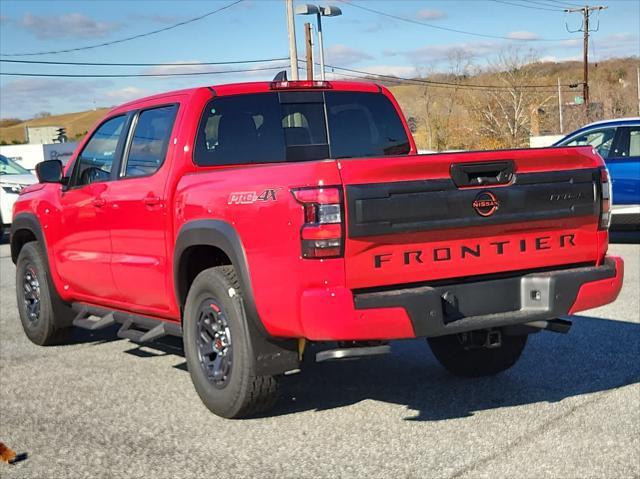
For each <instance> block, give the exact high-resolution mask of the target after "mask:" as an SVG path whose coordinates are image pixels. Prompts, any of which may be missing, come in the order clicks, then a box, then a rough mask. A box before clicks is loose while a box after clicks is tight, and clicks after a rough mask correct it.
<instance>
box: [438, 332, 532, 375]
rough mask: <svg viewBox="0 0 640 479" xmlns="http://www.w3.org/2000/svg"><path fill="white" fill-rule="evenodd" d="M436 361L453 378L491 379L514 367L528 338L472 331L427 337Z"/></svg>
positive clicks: (525, 336)
mask: <svg viewBox="0 0 640 479" xmlns="http://www.w3.org/2000/svg"><path fill="white" fill-rule="evenodd" d="M427 341H428V342H429V346H430V347H431V351H432V352H433V354H434V356H435V357H436V359H437V360H438V361H439V362H440V364H442V366H444V367H445V368H446V369H447V370H448V371H449V372H451V373H452V374H455V375H456V376H464V377H479V376H491V375H494V374H498V373H500V372H502V371H505V370H507V369H509V368H510V367H511V366H513V365H514V364H515V363H516V362H517V361H518V359H519V358H520V355H521V354H522V351H523V350H524V347H525V345H526V344H527V335H526V334H525V335H517V336H508V335H505V334H502V332H501V331H499V330H493V331H487V330H483V331H471V332H468V333H461V334H452V335H449V336H439V337H436V338H428V339H427Z"/></svg>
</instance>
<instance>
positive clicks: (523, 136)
mask: <svg viewBox="0 0 640 479" xmlns="http://www.w3.org/2000/svg"><path fill="white" fill-rule="evenodd" d="M535 63H536V58H535V55H534V54H533V52H527V53H523V52H522V51H521V49H519V48H517V47H510V48H506V49H504V50H502V51H501V52H500V53H499V54H498V56H497V59H496V61H494V62H492V63H491V64H490V67H489V70H488V71H489V73H491V75H490V78H491V81H492V82H494V83H497V86H499V87H500V88H496V89H490V88H487V89H484V90H482V91H475V92H473V93H472V94H471V111H472V113H473V115H474V116H475V118H476V120H477V121H478V123H479V132H480V134H481V135H482V136H484V137H486V138H489V139H492V140H493V141H494V143H496V144H497V145H498V146H500V147H508V148H517V147H522V146H528V139H529V135H530V132H531V117H532V115H533V116H537V114H538V111H539V110H540V109H541V108H542V107H543V106H544V105H545V104H546V103H547V102H548V101H549V100H551V99H552V98H554V97H555V95H554V94H553V93H552V94H549V92H546V93H545V92H541V91H540V90H539V89H535V88H525V87H524V85H535V84H536V83H538V84H539V83H540V80H539V79H538V76H537V75H536V69H535Z"/></svg>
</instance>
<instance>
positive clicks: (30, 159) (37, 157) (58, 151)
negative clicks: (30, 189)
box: [0, 141, 78, 170]
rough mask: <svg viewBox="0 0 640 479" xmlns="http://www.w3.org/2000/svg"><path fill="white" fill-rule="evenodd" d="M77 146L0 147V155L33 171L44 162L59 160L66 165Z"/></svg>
mask: <svg viewBox="0 0 640 479" xmlns="http://www.w3.org/2000/svg"><path fill="white" fill-rule="evenodd" d="M76 146H78V143H77V142H75V141H74V142H70V143H51V142H50V141H49V144H46V145H38V144H27V145H2V146H0V154H2V155H4V156H6V157H7V158H10V159H12V160H14V161H15V162H17V163H18V164H20V165H22V166H23V167H24V168H27V169H28V170H34V169H35V167H36V165H37V164H38V163H40V162H41V161H45V160H60V161H62V163H63V164H66V163H67V162H68V161H69V159H70V158H71V155H72V154H73V152H74V151H75V149H76Z"/></svg>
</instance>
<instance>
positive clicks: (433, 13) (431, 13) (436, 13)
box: [416, 9, 447, 20]
mask: <svg viewBox="0 0 640 479" xmlns="http://www.w3.org/2000/svg"><path fill="white" fill-rule="evenodd" d="M446 16H447V14H446V13H445V12H443V11H442V10H430V9H424V10H420V11H419V12H418V13H416V18H418V19H419V20H441V19H443V18H446Z"/></svg>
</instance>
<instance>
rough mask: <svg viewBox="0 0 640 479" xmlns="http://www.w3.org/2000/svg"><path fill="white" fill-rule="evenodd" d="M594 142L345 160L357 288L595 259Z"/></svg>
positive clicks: (349, 250)
mask: <svg viewBox="0 0 640 479" xmlns="http://www.w3.org/2000/svg"><path fill="white" fill-rule="evenodd" d="M601 167H603V163H602V159H601V158H600V157H599V156H598V155H597V154H596V153H595V152H594V151H593V149H592V148H590V147H587V148H554V149H533V150H505V151H493V152H469V153H455V154H440V155H416V156H404V157H393V158H377V159H363V160H356V159H353V160H341V161H340V163H339V168H340V172H341V177H342V181H343V184H344V193H345V198H346V220H347V231H346V242H345V259H346V261H345V264H346V282H347V286H348V287H350V288H352V289H360V288H372V287H381V286H391V285H398V284H410V283H421V282H432V281H439V280H447V279H449V280H452V279H454V278H463V277H469V276H478V275H492V274H497V273H506V272H509V271H516V270H534V269H543V268H549V267H562V266H563V265H575V264H594V263H595V262H596V260H597V254H598V252H597V251H598V250H597V231H598V221H599V213H600V202H599V180H600V170H599V168H601Z"/></svg>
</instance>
